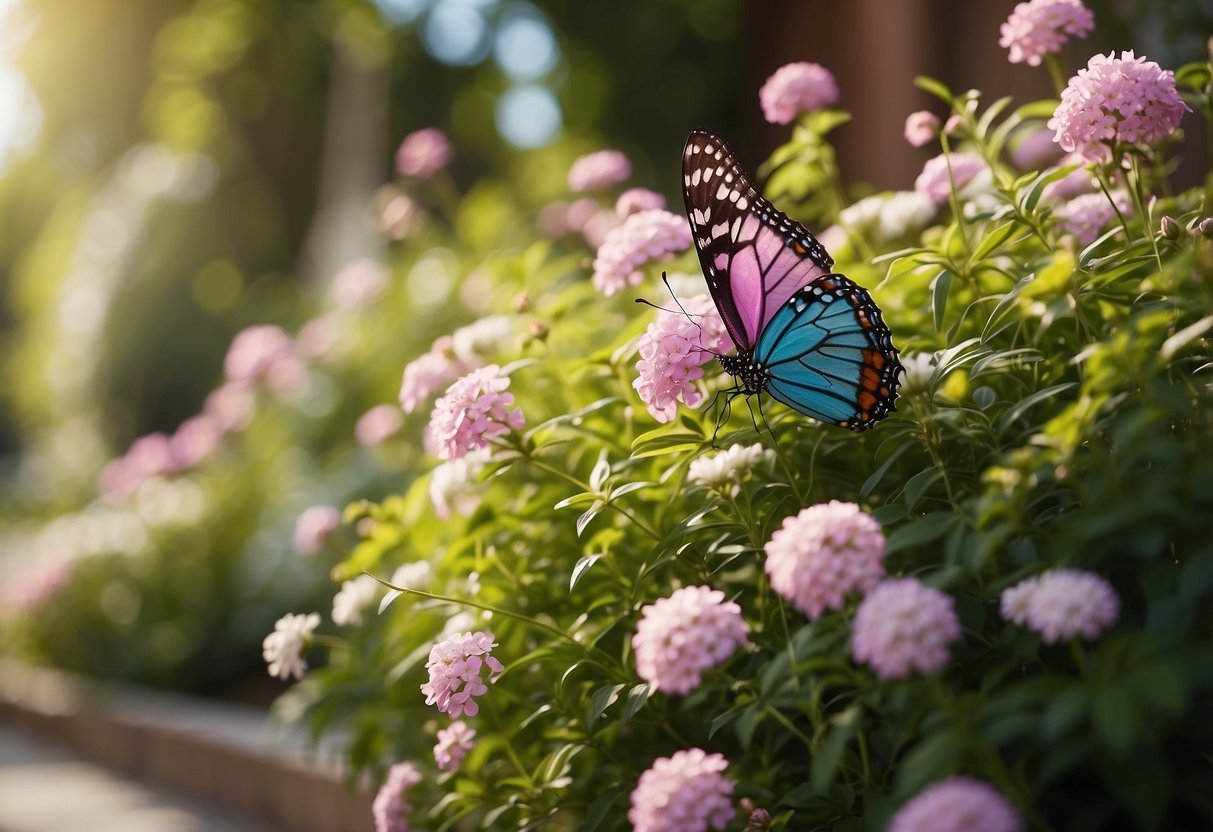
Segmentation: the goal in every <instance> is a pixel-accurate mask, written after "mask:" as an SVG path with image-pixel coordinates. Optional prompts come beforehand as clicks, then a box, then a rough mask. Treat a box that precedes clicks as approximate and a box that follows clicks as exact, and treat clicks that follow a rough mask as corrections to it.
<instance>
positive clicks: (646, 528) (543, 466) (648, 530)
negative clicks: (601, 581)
mask: <svg viewBox="0 0 1213 832" xmlns="http://www.w3.org/2000/svg"><path fill="white" fill-rule="evenodd" d="M522 455H523V457H524V458H525V459H526V461H527V462H529V463H531V464H532V465H534V466H535V467H536V468H538V469H539V470H541V471H546V472H547V473H549V474H551V475H552V476H554V477H559V478H560V479H562V480H564V481H565V482H567V483H569V484H570V485H575V486H577V488H579V489H581V490H582V491H587V492H591V493H592V492H593V491H594V489H592V488H590V484H589V483H588V482H582V481H581V480H579V479H577V478H576V477H574V476H573V475H572V474H569V473H568V472H566V471H561V470H560V469H559V468H554V467H552V466H551V465H548V464H547V463H546V462H544V461H543V460H540V459H536V458H535V457H534V456H532V455H531V454H529V453H526V452H525V451H523V454H522ZM604 502H605V505H606V507H607V508H609V509H613V510H615V511H617V512H619V513H620V514H622V515H623V516H624V517H626V518H627V519H628V520H630V521H631V522H632V523H634V524H635V525H636V528H638V529H640V530H641V531H643V532H644V533H645V534H647V535H648V536H649V537H651V538H653V539H654V540H661V535H660V534H658V533H657V530H656V529H654V528H653V527H652V526H650V525H649V524H648V523H646V522H644V521H643V520H641V519H640V518H638V517H636V516H635V515H633V514H632V513H631V512H630V511H628V510H627V509H626V508H624V507H623V506H621V505H619V504H618V503H614V502H607V501H604Z"/></svg>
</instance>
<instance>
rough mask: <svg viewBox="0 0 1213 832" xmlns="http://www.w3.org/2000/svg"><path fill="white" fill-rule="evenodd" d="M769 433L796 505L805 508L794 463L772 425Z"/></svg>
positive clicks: (760, 433) (768, 428)
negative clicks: (789, 458)
mask: <svg viewBox="0 0 1213 832" xmlns="http://www.w3.org/2000/svg"><path fill="white" fill-rule="evenodd" d="M767 431H768V432H769V433H770V435H771V448H772V450H774V451H775V455H776V456H778V457H779V462H780V463H781V464H782V465H783V470H784V471H786V472H787V475H788V485H790V486H792V493H793V494H795V495H796V505H797V506H803V505H804V495H803V494H801V493H800V488H799V486H797V484H796V474H795V472H794V471H793V470H792V463H791V462H790V461H789V460H788V457H787V454H786V453H784V450H783V446H782V445H780V444H779V441H778V440H777V439H776V438H775V432H774V431H772V430H771V426H770V425H767ZM761 435H762V431H759V436H761ZM764 444H765V440H764Z"/></svg>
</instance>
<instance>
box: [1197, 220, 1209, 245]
mask: <svg viewBox="0 0 1213 832" xmlns="http://www.w3.org/2000/svg"><path fill="white" fill-rule="evenodd" d="M1196 231H1197V232H1198V233H1199V234H1200V235H1201V236H1202V237H1205V238H1206V239H1210V240H1213V217H1205V218H1204V219H1203V220H1201V221H1200V222H1199V223H1197V225H1196Z"/></svg>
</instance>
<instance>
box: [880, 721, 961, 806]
mask: <svg viewBox="0 0 1213 832" xmlns="http://www.w3.org/2000/svg"><path fill="white" fill-rule="evenodd" d="M964 745H965V744H964V738H963V736H962V735H961V734H959V733H958V732H956V731H952V730H947V731H942V732H940V733H938V734H934V735H933V736H929V737H927V738H926V739H924V740H922V741H921V742H919V743H918V745H916V746H914V748H913V749H912V750H911V751H910V752H909V753H908V754H906V755H905V757H903V758H902V760H901V763H900V764H899V765H898V766H897V776H896V783H897V785H896V789H895V790H896V792H897V794H898V795H901V796H903V797H909V796H910V795H912V794H915V793H917V792H918V791H919V790H920V789H921V788H922V787H923V786H925V785H926V784H927V783H931V782H933V781H935V780H939V779H941V778H943V777H944V776H945V775H947V774H950V773H951V772H953V771H955V770H956V768H957V766H958V765H959V763H960V757H961V754H962V753H963V752H964Z"/></svg>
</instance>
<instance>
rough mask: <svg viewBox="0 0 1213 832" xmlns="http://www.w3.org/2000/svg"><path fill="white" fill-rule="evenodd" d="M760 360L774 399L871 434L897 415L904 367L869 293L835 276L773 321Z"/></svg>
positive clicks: (758, 349) (761, 342) (757, 352)
mask: <svg viewBox="0 0 1213 832" xmlns="http://www.w3.org/2000/svg"><path fill="white" fill-rule="evenodd" d="M752 360H753V362H754V364H755V366H756V367H758V368H759V369H760V370H761V371H762V372H763V374H764V375H765V376H766V378H767V382H766V387H765V389H766V392H767V393H769V394H770V395H771V396H772V398H774V399H776V400H778V401H781V402H783V403H784V404H786V405H787V406H788V407H791V408H792V409H794V410H798V411H800V412H801V413H804V414H806V415H808V416H811V417H813V418H814V419H818V420H820V421H822V422H829V423H831V424H835V425H839V426H841V427H846V428H851V429H852V430H864V429H866V428H869V427H871V426H872V425H873V424H874V423H875V422H877V421H878V420H880V419H882V418H884V417H885V416H887V415H888V414H889V412H890V411H892V410H894V409H895V405H894V401H895V399H896V398H897V387H898V385H899V384H900V383H901V378H900V376H901V364H900V362H898V360H897V348H896V347H894V346H893V342H892V338H891V337H890V334H889V329H888V327H886V326H885V324H884V320H883V319H882V317H881V314H880V309H879V308H877V306H876V304H875V303H874V302H873V301H872V296H871V295H869V294H868V292H867V290H865V289H864V288H863V287H861V286H859V285H858V284H856V283H855V282H854V281H851V280H849V279H847V278H845V277H843V276H842V275H839V274H829V275H826V276H825V277H822V278H819V279H818V280H816V281H814V282H813V283H811V284H809V285H808V286H805V287H804V288H802V289H800V290H799V291H797V292H796V294H794V295H793V296H792V297H791V298H790V299H789V300H788V301H787V302H786V303H785V304H783V306H781V307H780V308H779V310H778V311H777V312H776V313H775V315H774V317H772V318H771V321H770V323H769V324H768V325H767V327H766V329H765V330H763V332H762V335H761V337H760V338H759V339H758V344H757V345H756V346H755V348H754V354H753V356H752Z"/></svg>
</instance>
